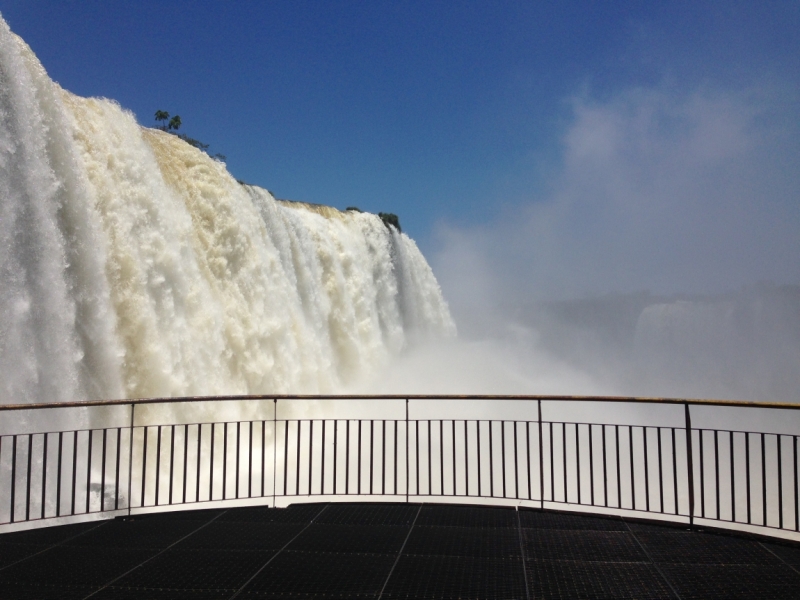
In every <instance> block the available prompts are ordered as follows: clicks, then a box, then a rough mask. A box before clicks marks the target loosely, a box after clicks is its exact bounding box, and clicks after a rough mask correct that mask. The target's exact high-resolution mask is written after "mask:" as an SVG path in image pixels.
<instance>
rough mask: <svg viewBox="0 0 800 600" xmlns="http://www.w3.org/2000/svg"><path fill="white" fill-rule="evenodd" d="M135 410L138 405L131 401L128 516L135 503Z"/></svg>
mask: <svg viewBox="0 0 800 600" xmlns="http://www.w3.org/2000/svg"><path fill="white" fill-rule="evenodd" d="M135 411H136V405H135V404H133V403H131V425H130V435H129V436H128V516H130V515H131V505H132V504H133V496H132V494H133V423H134V421H133V418H134V414H135Z"/></svg>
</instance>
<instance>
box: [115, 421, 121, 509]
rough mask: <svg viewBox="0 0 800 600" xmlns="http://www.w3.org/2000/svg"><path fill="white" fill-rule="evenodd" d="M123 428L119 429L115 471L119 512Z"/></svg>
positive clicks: (116, 501) (116, 499)
mask: <svg viewBox="0 0 800 600" xmlns="http://www.w3.org/2000/svg"><path fill="white" fill-rule="evenodd" d="M121 452H122V427H117V462H116V467H115V470H114V510H119V466H120V465H119V463H120V458H121V456H122V454H121Z"/></svg>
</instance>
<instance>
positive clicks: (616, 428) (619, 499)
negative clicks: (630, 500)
mask: <svg viewBox="0 0 800 600" xmlns="http://www.w3.org/2000/svg"><path fill="white" fill-rule="evenodd" d="M614 451H615V455H614V459H615V460H616V462H617V508H622V468H621V464H620V463H621V462H622V461H621V460H620V458H619V425H614Z"/></svg>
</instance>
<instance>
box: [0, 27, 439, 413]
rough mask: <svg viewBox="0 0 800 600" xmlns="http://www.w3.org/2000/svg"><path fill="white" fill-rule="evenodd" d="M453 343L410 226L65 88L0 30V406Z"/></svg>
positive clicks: (317, 373) (268, 379)
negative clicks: (262, 177) (239, 168)
mask: <svg viewBox="0 0 800 600" xmlns="http://www.w3.org/2000/svg"><path fill="white" fill-rule="evenodd" d="M454 334H455V326H454V324H453V321H452V319H451V317H450V314H449V311H448V308H447V304H446V303H445V301H444V299H443V297H442V293H441V290H440V288H439V285H438V283H437V281H436V279H435V277H434V275H433V272H432V271H431V269H430V267H429V265H428V263H427V262H426V260H425V258H424V257H423V256H422V254H421V253H420V251H419V249H418V248H417V246H416V244H415V243H414V242H413V240H411V239H410V238H409V237H408V236H407V235H405V234H403V233H400V232H398V231H397V230H396V229H394V228H390V227H387V226H386V225H384V223H383V222H382V221H381V220H380V219H379V218H378V217H377V216H375V215H372V214H367V213H359V212H356V211H348V212H340V211H338V210H336V209H333V208H329V207H323V206H318V205H311V204H304V203H298V202H286V201H279V200H276V199H275V198H274V197H273V196H272V195H271V194H270V193H269V192H268V191H267V190H264V189H261V188H258V187H255V186H248V185H243V184H241V183H239V182H237V181H236V180H235V179H234V178H233V177H232V176H231V175H230V174H229V173H228V171H227V170H226V168H225V165H224V164H223V163H221V162H219V161H217V160H215V159H212V158H210V157H209V156H207V155H206V154H204V153H203V152H201V151H199V150H197V149H195V148H193V147H191V146H190V145H188V144H186V143H185V142H184V141H182V140H181V139H179V138H178V137H177V136H174V135H171V134H169V133H166V132H163V131H159V130H154V129H148V128H145V127H141V126H140V125H138V124H137V122H136V120H135V118H134V116H133V115H132V114H131V113H130V112H128V111H125V110H124V109H122V108H121V107H120V106H119V105H118V104H117V103H115V102H113V101H111V100H106V99H99V98H80V97H77V96H75V95H73V94H71V93H69V92H67V91H65V90H63V89H62V88H60V87H59V86H58V85H57V84H56V83H54V82H53V81H52V80H50V79H49V77H48V76H47V73H46V72H45V70H44V69H43V67H42V66H41V64H40V63H39V62H38V60H37V58H36V57H35V55H34V54H33V52H32V51H31V50H30V48H28V46H27V45H26V44H25V43H24V42H23V41H22V40H21V39H20V38H19V37H17V36H16V35H14V34H13V33H12V32H11V31H10V30H9V28H8V25H7V24H6V23H5V22H4V21H2V19H0V402H3V403H9V402H14V403H17V402H48V401H56V402H57V401H68V400H83V399H97V398H134V397H152V396H185V395H211V394H240V393H303V392H306V393H315V392H335V391H339V390H341V389H343V387H344V386H347V385H348V384H350V383H352V382H355V381H357V380H358V379H359V378H360V377H364V376H366V375H368V374H369V373H371V372H374V371H375V370H376V369H378V368H379V367H381V366H383V365H385V364H387V361H389V360H390V359H391V357H392V356H395V355H397V354H398V353H400V352H402V351H403V350H404V349H406V348H408V347H410V346H413V345H414V344H417V343H419V342H420V341H423V340H425V339H428V338H441V337H448V336H452V335H454Z"/></svg>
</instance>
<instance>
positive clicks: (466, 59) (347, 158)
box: [0, 0, 800, 262]
mask: <svg viewBox="0 0 800 600" xmlns="http://www.w3.org/2000/svg"><path fill="white" fill-rule="evenodd" d="M0 12H2V14H3V17H4V18H5V19H6V21H7V22H8V23H9V25H10V27H11V29H12V30H13V31H14V32H16V33H17V34H19V35H20V36H22V37H23V38H24V39H25V40H26V41H27V42H28V44H30V46H31V47H32V48H33V50H34V52H35V53H36V54H37V56H38V57H39V59H40V60H41V62H42V63H43V65H44V66H45V68H46V69H47V71H48V72H49V74H50V76H51V77H52V78H53V79H54V80H56V81H58V82H59V83H60V84H61V85H62V86H63V87H65V88H66V89H68V90H70V91H72V92H74V93H76V94H79V95H82V96H105V97H108V98H112V99H115V100H116V101H118V102H119V103H120V104H121V105H122V106H123V107H125V108H127V109H130V110H131V111H133V112H134V113H135V114H136V116H137V118H138V120H139V122H140V123H142V124H144V125H151V124H153V119H152V115H153V113H154V111H155V110H156V109H162V110H166V111H169V112H170V113H173V114H176V113H177V114H180V116H181V117H182V119H183V123H184V128H183V129H184V130H185V132H186V133H187V134H189V135H191V136H193V137H196V138H198V139H200V140H202V141H204V142H206V143H209V144H210V145H211V152H220V153H223V154H225V155H227V158H228V167H229V170H230V171H231V172H232V173H233V174H234V176H236V177H237V178H239V179H242V180H245V181H247V182H250V183H255V184H258V185H261V186H263V187H266V188H268V189H270V190H272V191H273V193H275V194H276V195H277V196H278V197H281V198H289V199H297V200H306V201H311V202H319V203H325V204H331V205H333V206H337V207H340V208H344V207H346V206H350V205H355V206H359V207H361V208H362V209H365V210H369V211H373V212H378V211H388V212H395V213H397V214H399V216H400V219H401V223H402V224H403V226H404V228H405V230H407V231H408V232H409V233H410V234H411V235H412V236H413V237H415V238H417V239H418V241H420V243H421V245H422V247H423V249H425V248H426V247H429V246H431V245H432V244H434V242H433V241H432V239H433V238H434V237H435V235H436V230H437V224H439V226H440V225H441V223H447V224H449V226H456V227H458V226H462V227H464V228H466V229H467V230H469V228H472V227H479V226H481V224H483V223H486V222H490V221H492V220H494V219H496V218H497V217H496V216H497V215H498V214H500V213H502V212H503V211H504V210H505V211H506V212H507V211H509V210H511V211H512V212H513V210H515V208H514V207H518V206H521V205H525V206H527V204H529V203H531V202H533V203H535V202H536V201H537V200H536V199H537V198H538V197H539V196H541V195H545V196H546V195H547V194H548V193H550V192H548V189H551V188H552V187H553V185H555V184H553V180H554V176H553V173H554V172H559V173H562V172H564V170H565V167H564V164H563V163H564V161H565V158H564V147H565V139H568V135H569V132H570V131H571V128H573V129H574V127H575V125H576V123H577V122H579V121H580V115H579V114H577V113H576V110H577V109H576V101H575V99H576V98H579V99H581V100H580V102H582V103H583V104H582V106H584V105H586V106H594V107H597V106H607V105H608V104H607V103H609V102H612V101H613V99H614V98H618V97H619V95H620V94H621V93H623V92H625V93H629V92H630V91H631V90H637V89H644V90H648V89H658V90H661V91H662V92H665V91H666V92H668V93H669V94H672V95H674V96H676V97H681V96H682V95H683V96H688V95H691V94H692V93H694V92H696V91H697V90H708V89H712V90H725V91H731V90H733V91H734V92H737V93H739V92H742V90H751V91H752V90H754V89H759V88H761V87H763V85H762V84H764V85H766V84H765V83H764V82H767V83H768V85H769V86H772V88H774V89H779V90H782V91H781V92H780V94H779V95H781V98H783V100H782V102H783V105H782V106H781V107H780V109H779V110H778V112H779V113H780V115H779V116H781V115H782V116H783V118H785V120H786V122H787V123H791V122H792V121H793V119H794V117H796V116H797V115H798V114H800V111H798V109H797V98H798V94H797V91H798V89H800V88H798V81H799V80H800V34H798V31H800V3H799V2H790V1H785V2H769V1H759V2H753V1H751V2H737V1H716V2H699V1H696V0H694V1H687V2H655V1H652V0H648V1H643V2H612V1H597V2H593V1H581V2H570V1H559V2H531V1H526V2H502V1H492V2H488V1H487V2H460V1H459V2H453V1H448V2H436V1H434V0H425V1H422V2H387V1H380V0H370V1H366V0H364V1H359V2H344V1H331V2H322V1H318V2H302V1H296V0H293V1H286V2H261V1H253V2H247V1H236V2H222V1H220V2H211V1H204V2H188V1H184V2H182V1H162V2H149V1H141V0H140V1H137V2H127V1H125V2H123V1H113V0H97V1H96V0H80V1H75V2H66V1H65V2H58V1H37V0H3V2H2V6H0ZM604 103H606V104H604ZM576 115H577V116H576ZM792 148H793V150H797V146H796V145H795V146H792ZM795 164H796V163H790V164H789V167H791V168H793V166H794V165H795ZM789 167H787V168H789ZM555 179H557V177H556V178H555ZM793 189H794V188H793ZM797 202H800V200H797ZM798 262H800V261H798Z"/></svg>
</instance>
